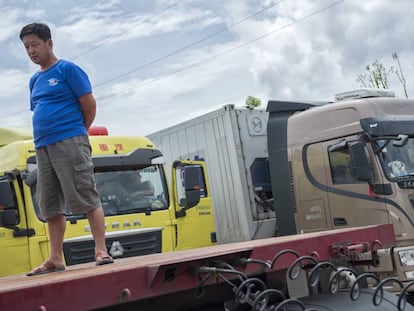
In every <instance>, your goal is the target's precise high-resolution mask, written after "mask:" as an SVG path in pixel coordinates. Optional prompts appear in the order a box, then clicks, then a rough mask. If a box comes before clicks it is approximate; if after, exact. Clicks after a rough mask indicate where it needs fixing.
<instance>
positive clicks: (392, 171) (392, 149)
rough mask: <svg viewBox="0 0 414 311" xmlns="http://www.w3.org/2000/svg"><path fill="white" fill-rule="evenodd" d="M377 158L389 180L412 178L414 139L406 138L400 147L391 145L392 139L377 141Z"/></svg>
mask: <svg viewBox="0 0 414 311" xmlns="http://www.w3.org/2000/svg"><path fill="white" fill-rule="evenodd" d="M376 144H377V145H378V147H379V148H380V150H381V151H380V153H379V158H380V160H381V164H382V166H383V169H384V172H385V174H386V176H387V177H388V178H389V179H391V180H392V179H399V178H401V177H407V176H414V138H408V141H407V143H405V144H403V145H402V146H398V145H395V144H393V140H392V139H384V140H377V141H376Z"/></svg>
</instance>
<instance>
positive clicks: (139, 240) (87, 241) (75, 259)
mask: <svg viewBox="0 0 414 311" xmlns="http://www.w3.org/2000/svg"><path fill="white" fill-rule="evenodd" d="M125 232H127V234H124V235H121V234H118V235H116V236H110V235H107V237H106V247H107V249H108V252H109V253H110V254H111V255H112V256H113V257H114V258H126V257H134V256H142V255H148V254H154V253H160V252H161V242H162V238H161V229H159V230H151V231H149V230H148V231H144V232H137V233H135V234H130V233H129V232H128V231H125ZM94 249H95V243H94V241H93V239H92V237H91V236H88V237H82V238H74V239H68V240H65V241H64V243H63V253H64V255H65V261H66V265H67V266H71V265H76V264H80V263H86V262H92V261H95V250H94Z"/></svg>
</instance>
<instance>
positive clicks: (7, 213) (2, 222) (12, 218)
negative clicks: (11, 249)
mask: <svg viewBox="0 0 414 311" xmlns="http://www.w3.org/2000/svg"><path fill="white" fill-rule="evenodd" d="M18 223H19V219H18V215H17V213H16V211H15V210H13V209H7V210H4V211H0V227H6V228H11V229H14V228H15V227H16V226H17V224H18Z"/></svg>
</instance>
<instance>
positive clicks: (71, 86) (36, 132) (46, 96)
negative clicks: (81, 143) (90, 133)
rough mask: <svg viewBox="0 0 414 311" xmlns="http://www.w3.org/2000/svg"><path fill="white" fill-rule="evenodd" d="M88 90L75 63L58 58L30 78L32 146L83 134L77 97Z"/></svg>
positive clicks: (81, 116)
mask: <svg viewBox="0 0 414 311" xmlns="http://www.w3.org/2000/svg"><path fill="white" fill-rule="evenodd" d="M91 92H92V87H91V83H90V81H89V78H88V76H87V74H86V73H85V72H84V71H83V70H82V69H81V68H80V67H79V66H77V65H75V64H74V63H71V62H69V61H66V60H62V59H60V60H58V61H57V63H56V64H54V65H53V66H52V67H50V68H49V69H48V70H46V71H39V72H36V73H35V74H34V75H33V76H32V78H31V79H30V109H31V110H32V111H33V119H32V122H33V136H34V143H35V147H36V148H40V147H44V146H47V145H50V144H53V143H55V142H58V141H61V140H64V139H67V138H70V137H74V136H79V135H87V129H86V127H85V122H84V119H83V114H82V108H81V104H80V102H79V101H78V98H80V97H82V96H83V95H85V94H87V93H91Z"/></svg>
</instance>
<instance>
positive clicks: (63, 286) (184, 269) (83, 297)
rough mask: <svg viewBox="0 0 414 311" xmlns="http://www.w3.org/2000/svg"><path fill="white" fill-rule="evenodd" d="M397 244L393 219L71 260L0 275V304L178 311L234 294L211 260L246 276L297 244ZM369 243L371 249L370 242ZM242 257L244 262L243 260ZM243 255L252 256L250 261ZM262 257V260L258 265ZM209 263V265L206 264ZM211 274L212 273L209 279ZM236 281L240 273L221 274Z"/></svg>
mask: <svg viewBox="0 0 414 311" xmlns="http://www.w3.org/2000/svg"><path fill="white" fill-rule="evenodd" d="M378 245H382V246H384V247H390V246H393V245H395V236H394V230H393V227H392V225H391V224H389V225H375V226H367V227H361V228H350V229H341V230H332V231H325V232H318V233H307V234H302V235H293V236H285V237H275V238H267V239H262V240H253V241H247V242H239V243H231V244H223V245H217V246H212V247H205V248H200V249H191V250H185V251H178V252H173V253H162V254H153V255H146V256H141V257H135V258H125V259H119V260H116V261H115V263H114V264H110V265H105V266H98V267H96V266H94V265H93V264H91V263H88V264H81V265H76V266H70V267H68V268H67V269H66V270H65V271H61V272H56V273H50V274H44V275H39V276H32V277H27V276H25V275H18V276H11V277H3V278H0V310H8V311H14V310H16V311H24V310H31V311H35V310H39V311H40V310H41V311H47V310H92V309H108V310H128V309H133V310H149V309H151V310H153V311H155V310H180V309H184V308H187V309H188V310H189V309H190V307H191V306H197V305H199V306H200V309H201V306H202V305H203V304H206V303H208V302H212V301H215V300H217V301H220V300H222V301H224V300H226V299H228V297H229V296H230V297H231V296H232V297H234V288H232V287H231V286H229V285H228V282H226V281H225V280H223V279H222V278H220V277H219V274H220V273H217V271H216V272H215V268H214V267H212V263H216V262H224V263H230V264H231V265H233V266H234V268H235V270H234V271H238V272H240V274H244V275H247V276H249V277H255V276H258V275H268V274H272V273H278V272H280V271H284V270H286V269H287V268H288V267H290V266H291V264H292V263H293V262H294V261H295V259H296V257H295V256H291V255H286V256H281V257H280V258H278V260H277V263H275V264H274V265H271V267H270V266H269V263H270V262H271V261H272V259H273V258H274V256H275V254H277V253H279V252H280V251H283V250H294V251H296V252H297V253H298V254H299V255H300V256H310V255H312V256H314V257H315V258H317V259H318V260H319V261H320V262H322V261H328V260H331V259H333V258H334V257H335V256H337V255H338V254H345V255H349V254H347V252H348V251H349V252H361V251H362V250H363V249H365V250H368V251H369V250H371V248H375V247H377V246H378ZM367 246H368V248H367ZM246 260H247V261H246ZM248 260H251V261H249V262H251V263H248V264H240V263H242V262H243V263H246V262H248ZM260 262H262V263H263V264H260ZM206 267H207V268H206ZM208 273H210V275H212V276H213V277H210V278H207V277H206V276H207V275H208ZM226 276H228V279H229V280H236V281H237V280H238V277H239V276H238V274H237V273H234V275H231V273H230V275H226Z"/></svg>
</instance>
